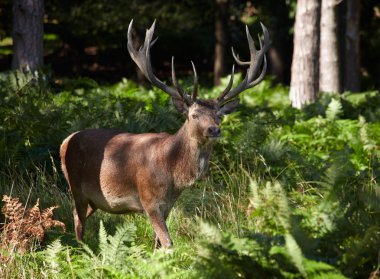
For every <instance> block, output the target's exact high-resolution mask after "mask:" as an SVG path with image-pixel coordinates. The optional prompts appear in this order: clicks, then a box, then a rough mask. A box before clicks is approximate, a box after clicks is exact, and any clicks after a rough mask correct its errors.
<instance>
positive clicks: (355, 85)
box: [344, 0, 360, 92]
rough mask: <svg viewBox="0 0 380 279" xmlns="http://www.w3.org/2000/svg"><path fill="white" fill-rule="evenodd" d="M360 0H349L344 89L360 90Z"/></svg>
mask: <svg viewBox="0 0 380 279" xmlns="http://www.w3.org/2000/svg"><path fill="white" fill-rule="evenodd" d="M359 25H360V0H347V12H346V40H345V50H346V51H345V75H344V89H345V90H349V91H353V92H358V91H360V36H359V31H360V30H359Z"/></svg>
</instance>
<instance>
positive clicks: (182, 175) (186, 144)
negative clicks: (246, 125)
mask: <svg viewBox="0 0 380 279" xmlns="http://www.w3.org/2000/svg"><path fill="white" fill-rule="evenodd" d="M187 123H188V122H187V121H186V122H185V124H184V125H183V126H182V127H181V129H180V130H179V131H178V132H177V133H176V134H175V135H173V136H172V137H173V138H172V140H173V144H172V146H171V148H170V149H171V150H170V153H169V154H170V155H169V156H170V157H171V158H169V159H170V160H172V158H174V160H173V162H172V164H171V167H172V170H173V171H172V174H173V180H174V184H175V187H177V188H184V187H186V186H191V185H192V184H194V182H195V181H196V180H197V179H198V178H200V177H201V176H202V175H203V174H205V173H206V172H207V169H208V165H209V161H210V157H211V153H212V148H213V145H214V141H207V142H201V141H199V140H198V138H197V137H196V136H195V135H193V134H191V131H190V129H189V127H188V125H187Z"/></svg>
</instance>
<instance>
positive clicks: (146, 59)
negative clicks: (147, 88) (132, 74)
mask: <svg viewBox="0 0 380 279" xmlns="http://www.w3.org/2000/svg"><path fill="white" fill-rule="evenodd" d="M132 25H133V20H131V22H130V23H129V26H128V43H127V47H128V52H129V54H130V55H131V58H132V60H133V61H134V62H135V63H136V64H137V66H138V67H139V68H140V70H141V72H142V73H143V74H144V76H145V77H146V78H147V79H148V80H149V81H150V82H151V83H152V84H153V85H154V86H156V87H158V88H159V89H161V90H162V91H164V92H166V93H168V94H169V95H170V96H171V97H172V98H175V99H183V100H184V97H183V96H185V95H183V96H182V95H181V93H180V92H179V91H178V89H174V88H172V87H170V86H167V85H166V84H165V83H163V82H162V81H161V80H160V79H159V78H157V77H156V76H155V75H154V73H153V69H152V64H151V60H150V48H151V47H152V46H153V45H154V43H155V42H156V41H157V38H156V39H154V40H152V38H153V33H154V28H155V25H156V21H154V22H153V24H152V26H151V27H150V28H149V29H147V30H146V33H145V40H144V44H143V46H142V47H140V48H139V50H136V49H135V47H134V46H133V38H132Z"/></svg>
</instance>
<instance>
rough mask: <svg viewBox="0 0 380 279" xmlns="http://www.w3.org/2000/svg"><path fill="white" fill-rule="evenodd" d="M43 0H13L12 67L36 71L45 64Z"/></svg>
mask: <svg viewBox="0 0 380 279" xmlns="http://www.w3.org/2000/svg"><path fill="white" fill-rule="evenodd" d="M43 16H44V2H43V0H13V59H12V69H14V70H16V69H20V68H23V69H27V70H31V71H34V70H36V69H38V68H40V67H41V66H42V65H43V35H44V27H43Z"/></svg>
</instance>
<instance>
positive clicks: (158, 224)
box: [146, 206, 173, 248]
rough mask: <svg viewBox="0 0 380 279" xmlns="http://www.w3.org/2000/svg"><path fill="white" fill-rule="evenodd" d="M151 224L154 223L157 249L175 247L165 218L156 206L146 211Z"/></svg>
mask: <svg viewBox="0 0 380 279" xmlns="http://www.w3.org/2000/svg"><path fill="white" fill-rule="evenodd" d="M146 212H147V214H148V217H149V219H150V222H151V223H152V226H153V230H154V241H155V245H154V246H155V248H158V247H160V246H162V247H164V248H168V247H171V246H172V245H173V243H172V240H171V239H170V235H169V232H168V228H167V226H166V222H165V217H164V214H163V213H162V210H161V209H160V208H159V206H155V207H153V208H150V209H148V210H146Z"/></svg>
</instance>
